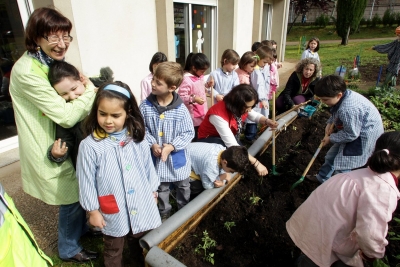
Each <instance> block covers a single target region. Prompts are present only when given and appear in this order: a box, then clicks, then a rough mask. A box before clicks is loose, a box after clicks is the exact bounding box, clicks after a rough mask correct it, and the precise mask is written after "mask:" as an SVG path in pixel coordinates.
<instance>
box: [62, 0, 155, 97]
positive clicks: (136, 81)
mask: <svg viewBox="0 0 400 267" xmlns="http://www.w3.org/2000/svg"><path fill="white" fill-rule="evenodd" d="M58 1H60V2H63V3H64V2H70V3H71V11H72V13H73V18H74V28H75V30H76V37H77V38H76V42H75V40H74V42H73V44H74V45H76V46H77V47H79V49H78V48H74V47H71V51H69V52H68V57H67V60H68V61H70V62H71V63H73V64H79V62H81V67H82V70H83V73H84V74H85V75H87V76H93V75H98V74H99V71H100V68H101V67H105V66H109V67H110V68H111V69H112V70H113V71H114V78H115V80H120V81H122V82H125V83H126V84H128V85H129V87H130V88H131V90H132V91H133V93H134V94H135V97H136V98H138V99H140V98H139V96H140V81H141V80H142V79H143V78H144V77H145V76H146V75H147V74H148V73H149V70H148V65H149V63H150V59H151V57H152V56H153V54H154V53H155V52H157V51H158V43H157V24H156V21H157V20H156V5H155V2H154V1H139V0H134V1H132V0H130V1H120V3H119V4H115V1H109V0H85V1H80V0H71V1H65V0H58ZM66 12H68V10H66Z"/></svg>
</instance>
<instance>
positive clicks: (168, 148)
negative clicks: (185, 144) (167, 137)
mask: <svg viewBox="0 0 400 267" xmlns="http://www.w3.org/2000/svg"><path fill="white" fill-rule="evenodd" d="M174 149H175V147H174V146H173V145H171V144H163V148H162V151H161V160H162V161H164V162H165V161H166V160H167V158H168V155H169V154H171V152H172V151H174Z"/></svg>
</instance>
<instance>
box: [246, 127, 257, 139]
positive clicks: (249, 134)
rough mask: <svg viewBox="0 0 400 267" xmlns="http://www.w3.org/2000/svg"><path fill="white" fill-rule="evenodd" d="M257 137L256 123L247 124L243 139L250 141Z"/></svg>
mask: <svg viewBox="0 0 400 267" xmlns="http://www.w3.org/2000/svg"><path fill="white" fill-rule="evenodd" d="M256 136H257V123H247V124H246V129H245V130H244V137H245V138H246V139H247V140H249V141H252V140H253V139H254V138H256Z"/></svg>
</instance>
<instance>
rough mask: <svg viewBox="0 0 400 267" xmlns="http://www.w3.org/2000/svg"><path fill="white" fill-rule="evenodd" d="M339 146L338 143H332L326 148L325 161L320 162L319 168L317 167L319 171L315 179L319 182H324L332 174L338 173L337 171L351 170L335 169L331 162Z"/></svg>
mask: <svg viewBox="0 0 400 267" xmlns="http://www.w3.org/2000/svg"><path fill="white" fill-rule="evenodd" d="M339 147H340V144H333V146H332V147H331V148H330V149H329V150H328V152H327V153H326V155H325V162H324V164H322V166H321V168H320V169H319V172H318V174H317V179H318V181H320V182H321V183H323V182H325V181H326V180H328V179H329V178H331V176H332V175H333V174H338V173H344V172H349V171H351V170H335V168H334V166H333V163H334V161H335V158H336V156H337V154H338V152H339Z"/></svg>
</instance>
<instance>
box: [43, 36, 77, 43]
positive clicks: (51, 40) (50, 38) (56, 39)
mask: <svg viewBox="0 0 400 267" xmlns="http://www.w3.org/2000/svg"><path fill="white" fill-rule="evenodd" d="M43 38H44V39H46V41H47V42H49V43H50V44H54V43H56V44H57V43H59V42H60V41H61V40H63V42H64V44H69V43H70V42H72V40H73V39H74V38H72V36H69V35H64V36H63V37H58V36H57V35H50V36H43Z"/></svg>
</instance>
